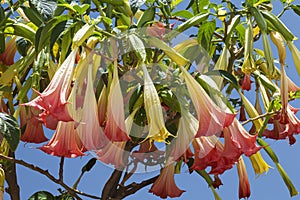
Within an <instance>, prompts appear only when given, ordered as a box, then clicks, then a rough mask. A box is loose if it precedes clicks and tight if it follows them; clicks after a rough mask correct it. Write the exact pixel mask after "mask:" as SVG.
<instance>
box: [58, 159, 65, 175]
mask: <svg viewBox="0 0 300 200" xmlns="http://www.w3.org/2000/svg"><path fill="white" fill-rule="evenodd" d="M64 163H65V157H61V158H60V163H59V180H61V181H63V180H64Z"/></svg>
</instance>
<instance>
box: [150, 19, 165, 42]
mask: <svg viewBox="0 0 300 200" xmlns="http://www.w3.org/2000/svg"><path fill="white" fill-rule="evenodd" d="M146 31H147V33H148V34H149V35H150V36H154V37H157V38H160V39H162V38H163V36H164V35H165V33H166V28H165V24H164V23H161V22H154V23H153V24H152V25H151V26H148V27H147V28H146Z"/></svg>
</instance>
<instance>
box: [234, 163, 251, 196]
mask: <svg viewBox="0 0 300 200" xmlns="http://www.w3.org/2000/svg"><path fill="white" fill-rule="evenodd" d="M237 171H238V175H239V199H242V198H245V199H247V198H248V197H250V194H251V191H250V183H249V179H248V173H247V170H246V166H245V162H244V160H243V158H242V157H240V159H239V161H238V163H237Z"/></svg>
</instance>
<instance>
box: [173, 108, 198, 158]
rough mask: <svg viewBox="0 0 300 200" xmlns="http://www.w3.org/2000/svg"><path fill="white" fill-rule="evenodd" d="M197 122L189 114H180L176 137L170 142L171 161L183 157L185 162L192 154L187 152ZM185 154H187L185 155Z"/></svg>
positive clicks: (196, 128)
mask: <svg viewBox="0 0 300 200" xmlns="http://www.w3.org/2000/svg"><path fill="white" fill-rule="evenodd" d="M198 126H199V122H198V121H197V119H195V118H194V116H193V115H192V114H191V113H189V112H185V111H184V112H182V113H181V118H180V119H179V124H178V131H177V137H176V138H174V139H173V140H172V142H171V145H170V146H171V147H170V148H171V152H170V159H171V160H172V161H176V160H178V159H179V158H180V157H182V156H183V157H184V160H185V162H187V161H188V158H189V157H191V155H192V154H190V153H191V152H189V151H188V150H189V146H190V143H191V141H192V140H193V139H194V137H195V135H196V133H197V130H198ZM186 153H187V154H186ZM187 156H188V157H187Z"/></svg>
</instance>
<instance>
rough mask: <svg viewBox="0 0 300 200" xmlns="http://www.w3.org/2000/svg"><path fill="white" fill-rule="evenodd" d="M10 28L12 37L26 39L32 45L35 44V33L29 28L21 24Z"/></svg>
mask: <svg viewBox="0 0 300 200" xmlns="http://www.w3.org/2000/svg"><path fill="white" fill-rule="evenodd" d="M12 27H13V28H14V32H13V34H14V35H17V36H20V37H23V38H25V39H28V40H29V41H30V42H31V43H32V44H34V43H35V34H36V32H35V31H34V30H33V29H32V28H31V27H29V26H27V25H26V24H22V23H16V24H13V25H12Z"/></svg>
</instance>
